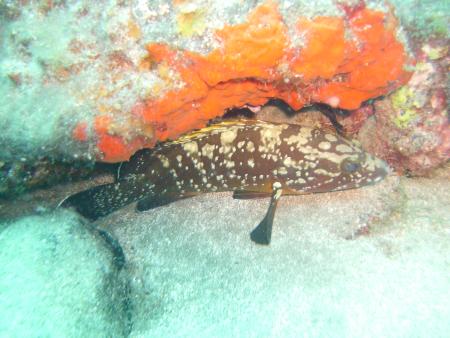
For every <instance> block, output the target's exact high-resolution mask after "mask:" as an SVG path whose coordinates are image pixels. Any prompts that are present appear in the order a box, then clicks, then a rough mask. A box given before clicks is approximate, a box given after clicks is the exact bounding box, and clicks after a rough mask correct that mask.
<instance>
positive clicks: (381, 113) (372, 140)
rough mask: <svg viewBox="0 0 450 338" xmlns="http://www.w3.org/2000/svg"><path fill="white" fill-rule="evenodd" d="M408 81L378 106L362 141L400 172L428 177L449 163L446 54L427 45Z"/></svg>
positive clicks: (442, 47)
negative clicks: (430, 173) (433, 171)
mask: <svg viewBox="0 0 450 338" xmlns="http://www.w3.org/2000/svg"><path fill="white" fill-rule="evenodd" d="M417 59H418V62H417V64H416V66H415V71H414V73H413V75H412V77H411V79H410V80H409V82H408V83H407V84H406V85H405V86H403V87H401V88H400V89H398V90H397V91H395V92H394V93H392V94H391V95H390V96H389V97H387V98H385V99H383V100H380V101H377V102H375V104H374V108H375V111H376V115H375V118H372V119H369V120H367V122H366V123H365V126H364V127H363V128H362V130H361V131H360V138H361V140H362V142H363V144H364V145H365V146H366V148H367V149H369V150H370V151H372V152H373V153H375V154H377V155H378V156H380V157H381V158H384V159H385V160H387V161H388V162H389V164H390V165H391V166H393V167H394V168H395V169H396V170H397V171H398V172H400V173H409V174H411V175H425V174H427V173H429V172H430V171H431V170H432V169H434V168H436V167H438V166H439V165H441V164H443V163H445V162H447V161H448V160H449V159H450V124H449V115H448V111H447V99H448V98H447V95H448V93H447V74H448V68H449V64H450V62H449V61H450V58H449V55H448V49H447V46H446V45H445V44H443V43H442V42H441V43H439V42H434V43H431V42H430V43H427V44H425V45H423V46H422V48H421V51H420V52H419V53H418V58H417Z"/></svg>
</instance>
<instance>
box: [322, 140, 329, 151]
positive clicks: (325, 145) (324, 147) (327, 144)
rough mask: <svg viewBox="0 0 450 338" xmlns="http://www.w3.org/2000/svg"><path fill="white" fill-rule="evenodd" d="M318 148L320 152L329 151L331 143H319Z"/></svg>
mask: <svg viewBox="0 0 450 338" xmlns="http://www.w3.org/2000/svg"><path fill="white" fill-rule="evenodd" d="M319 148H320V149H322V150H329V149H330V148H331V143H330V142H326V141H323V142H320V143H319Z"/></svg>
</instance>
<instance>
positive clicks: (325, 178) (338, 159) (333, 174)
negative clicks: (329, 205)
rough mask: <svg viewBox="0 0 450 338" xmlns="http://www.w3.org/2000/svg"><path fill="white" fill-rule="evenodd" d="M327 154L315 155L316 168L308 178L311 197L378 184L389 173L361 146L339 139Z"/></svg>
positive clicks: (310, 172)
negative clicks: (313, 194) (317, 194)
mask: <svg viewBox="0 0 450 338" xmlns="http://www.w3.org/2000/svg"><path fill="white" fill-rule="evenodd" d="M330 144H331V146H330V148H329V149H328V150H327V151H323V152H320V153H319V154H316V161H315V165H314V166H311V168H310V169H309V170H308V177H306V181H307V183H308V184H307V187H304V189H303V190H304V191H306V192H309V193H316V192H329V191H338V190H347V189H353V188H359V187H363V186H367V185H372V184H375V183H377V182H379V181H381V180H382V179H383V178H384V177H385V176H386V175H388V174H389V173H390V168H389V166H388V165H387V164H386V162H384V161H383V160H381V159H379V158H377V157H375V156H373V155H371V154H369V153H367V152H366V151H364V150H363V149H362V148H361V147H360V146H359V145H358V144H356V143H354V142H352V141H349V140H346V139H344V138H341V137H336V140H335V141H334V142H330Z"/></svg>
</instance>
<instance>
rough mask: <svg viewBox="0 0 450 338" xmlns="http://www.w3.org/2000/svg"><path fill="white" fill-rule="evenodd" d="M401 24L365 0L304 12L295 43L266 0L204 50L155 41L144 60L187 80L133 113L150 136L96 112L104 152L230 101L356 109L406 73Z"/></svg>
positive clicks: (138, 142)
mask: <svg viewBox="0 0 450 338" xmlns="http://www.w3.org/2000/svg"><path fill="white" fill-rule="evenodd" d="M396 26H397V23H396V21H395V19H394V17H393V16H392V15H391V14H390V13H384V12H380V11H374V10H369V9H365V8H363V7H361V8H358V9H357V10H355V13H352V15H351V17H348V18H345V17H323V16H321V17H316V18H314V19H306V18H299V19H298V23H297V25H296V29H297V31H296V34H298V36H296V37H301V39H300V42H297V39H296V40H295V43H294V42H293V40H294V39H293V38H295V37H291V36H290V35H289V33H288V29H287V27H286V25H285V24H284V22H283V18H282V16H281V14H280V13H279V11H278V8H277V5H276V4H275V3H274V2H268V3H266V4H263V5H260V6H258V7H256V8H255V9H254V10H253V12H251V13H250V15H249V16H248V20H247V22H245V23H242V24H238V25H233V26H226V27H224V28H223V29H221V30H218V31H217V32H216V36H217V39H218V40H219V42H220V46H219V47H218V48H216V49H214V50H212V51H211V52H210V53H209V54H207V55H201V54H197V53H194V52H190V51H181V50H175V49H173V48H171V47H170V46H168V45H165V44H158V43H151V44H149V45H148V46H147V50H148V54H149V55H148V58H147V61H148V62H149V63H150V64H151V65H153V66H156V67H158V66H164V67H168V68H169V69H171V70H172V71H173V72H175V73H176V74H177V75H178V76H179V79H180V80H181V82H182V83H183V85H182V86H174V88H173V89H170V88H169V90H168V91H167V92H166V93H165V94H163V95H162V96H161V97H159V98H157V99H149V100H147V101H146V102H145V104H144V106H143V107H142V108H141V109H140V110H139V113H138V114H134V118H137V119H140V121H141V123H142V124H144V125H150V126H151V127H152V128H153V130H154V135H153V139H152V140H148V139H145V138H143V137H141V136H137V137H135V138H133V139H131V140H127V139H126V138H125V137H123V135H120V134H119V135H117V134H115V135H110V134H108V130H107V128H106V129H105V128H104V127H102V126H103V125H104V124H106V125H107V124H108V123H110V122H108V121H105V120H102V119H103V118H101V119H100V120H97V121H96V126H95V128H94V129H95V131H96V133H97V135H98V148H99V150H100V151H101V153H102V158H101V160H103V161H105V162H115V161H121V160H126V159H128V158H129V156H131V155H132V153H133V152H134V151H135V150H137V149H139V148H140V147H144V146H151V145H153V144H154V143H155V142H156V141H161V140H165V139H167V138H171V139H174V138H176V137H178V136H179V135H180V134H182V133H185V132H188V131H190V130H192V129H195V128H200V127H203V126H204V125H205V124H206V123H207V122H208V120H210V119H212V118H214V117H217V116H220V115H222V114H223V113H224V111H225V110H226V109H228V108H232V107H241V106H244V105H246V104H249V105H253V106H258V105H263V104H264V103H265V102H267V100H268V99H269V98H271V97H278V98H281V99H283V100H285V101H286V102H287V103H289V104H290V105H291V106H292V107H293V108H295V109H299V108H301V107H302V106H304V105H305V104H307V103H310V102H323V103H327V104H330V105H331V106H335V107H340V108H344V109H356V108H358V107H359V106H360V105H361V102H363V101H365V100H367V99H369V98H373V97H376V96H380V95H383V94H386V93H388V92H389V91H391V90H392V89H394V88H396V87H398V86H400V85H401V84H403V83H405V82H406V81H407V80H408V78H409V73H408V72H406V71H405V70H404V65H405V64H406V63H407V62H408V58H407V56H406V54H405V51H404V48H403V45H402V44H401V43H400V42H399V41H397V39H396V36H395V30H396ZM122 129H123V128H122ZM78 134H79V133H78Z"/></svg>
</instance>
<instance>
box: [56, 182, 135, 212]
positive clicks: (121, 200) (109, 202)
mask: <svg viewBox="0 0 450 338" xmlns="http://www.w3.org/2000/svg"><path fill="white" fill-rule="evenodd" d="M140 193H141V192H140ZM142 197H143V196H142V194H138V193H137V191H136V189H135V185H134V184H133V182H132V181H128V180H123V181H119V182H116V183H110V184H104V185H100V186H97V187H94V188H91V189H88V190H84V191H81V192H78V193H76V194H74V195H71V196H69V197H67V198H66V199H65V200H63V201H62V202H61V203H60V205H59V206H60V207H63V208H74V209H75V210H76V211H77V212H78V213H80V214H81V215H82V216H84V217H86V218H87V219H89V220H92V221H94V220H96V219H98V218H100V217H103V216H106V215H108V214H110V213H112V212H113V211H116V210H118V209H120V208H122V207H124V206H126V205H128V204H130V203H133V202H136V201H138V200H140V199H141V198H142Z"/></svg>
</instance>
